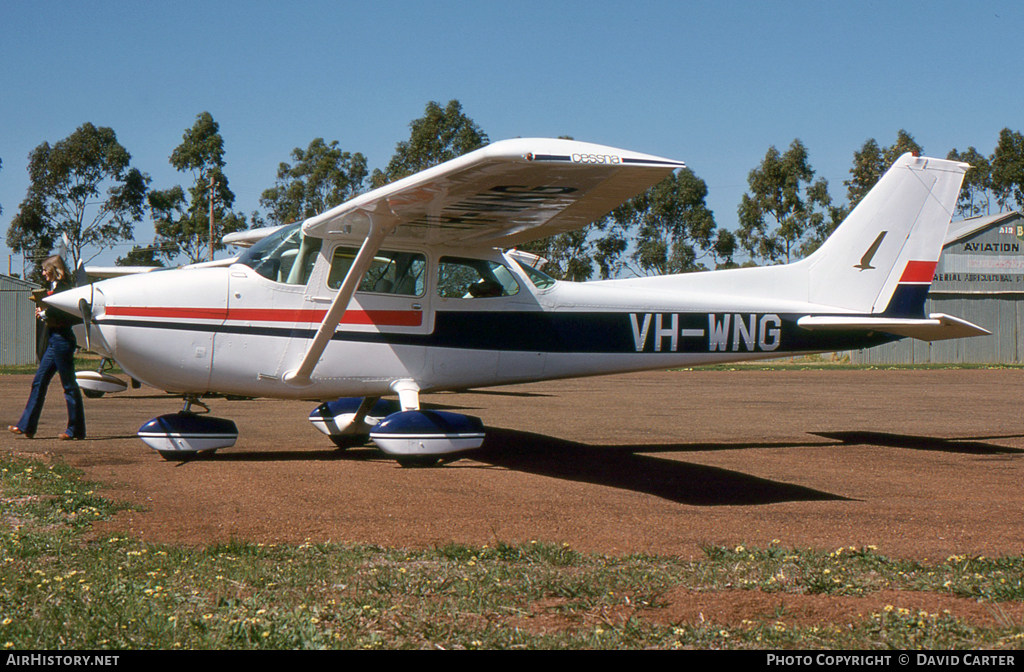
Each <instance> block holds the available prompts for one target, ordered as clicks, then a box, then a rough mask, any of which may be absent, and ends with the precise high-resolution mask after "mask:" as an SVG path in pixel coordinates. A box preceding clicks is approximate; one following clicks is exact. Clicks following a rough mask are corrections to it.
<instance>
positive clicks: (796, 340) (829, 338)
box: [96, 311, 899, 354]
mask: <svg viewBox="0 0 1024 672" xmlns="http://www.w3.org/2000/svg"><path fill="white" fill-rule="evenodd" d="M805 315H806V314H805V313H800V314H786V313H749V312H748V313H713V314H708V313H639V312H638V313H619V312H614V313H609V312H585V313H584V312H541V311H518V312H509V311H495V312H480V311H465V312H462V311H437V312H436V313H435V314H434V329H433V331H432V332H431V333H395V332H365V331H336V332H335V333H334V336H333V340H335V341H350V342H360V343H381V344H387V345H404V346H421V347H434V348H456V349H465V350H496V351H518V352H547V353H584V354H614V353H655V352H660V353H673V352H675V353H693V354H706V353H709V352H710V353H751V352H755V353H763V354H770V353H772V352H779V353H789V352H822V351H832V350H852V349H859V348H865V347H871V346H875V345H880V344H882V343H887V342H890V341H894V340H898V339H899V337H897V336H893V335H890V334H884V333H879V332H875V333H870V332H865V331H863V330H858V331H854V330H851V331H809V330H807V329H803V328H801V327H799V326H798V325H797V320H798V319H800V318H801V317H804V316H805ZM96 323H97V324H98V325H111V326H117V327H129V328H140V329H170V330H178V331H193V332H203V333H220V334H238V335H240V336H263V337H274V338H285V339H293V338H298V339H309V338H313V336H314V335H315V334H316V329H315V328H310V327H281V326H252V325H248V324H240V323H227V324H211V323H206V324H196V323H187V322H158V321H150V320H137V319H123V318H107V317H105V318H100V319H98V320H96Z"/></svg>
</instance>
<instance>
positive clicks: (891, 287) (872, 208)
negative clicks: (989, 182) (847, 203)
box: [805, 154, 970, 317]
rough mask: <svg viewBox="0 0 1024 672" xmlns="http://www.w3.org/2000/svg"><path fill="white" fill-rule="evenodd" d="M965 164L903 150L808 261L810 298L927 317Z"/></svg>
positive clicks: (859, 308)
mask: <svg viewBox="0 0 1024 672" xmlns="http://www.w3.org/2000/svg"><path fill="white" fill-rule="evenodd" d="M969 167H970V166H968V165H967V164H965V163H959V162H956V161H946V160H943V159H931V158H925V157H916V156H913V155H911V154H904V155H903V156H901V157H900V158H899V159H897V160H896V162H895V163H894V164H893V165H892V167H891V168H890V169H889V170H888V171H887V172H886V173H885V175H883V176H882V178H881V179H880V180H879V181H878V183H877V184H875V186H874V187H873V188H872V189H871V191H869V192H868V194H867V196H865V197H864V199H863V200H862V201H861V202H860V203H858V204H857V207H856V208H854V210H853V212H851V213H850V214H849V215H848V216H847V218H846V219H845V220H843V223H842V224H840V225H839V227H838V228H837V229H836V230H835V232H834V233H833V234H832V235H831V236H830V237H829V239H828V240H826V241H825V243H824V244H823V245H822V246H821V247H820V248H819V249H818V250H817V251H816V252H815V253H814V254H813V255H811V256H810V257H808V258H807V259H806V260H805V262H806V263H807V264H808V266H809V271H808V273H809V278H808V279H809V288H808V299H809V300H810V301H811V302H812V303H818V304H823V305H827V306H835V307H837V308H845V309H849V310H854V311H858V312H865V313H877V314H884V315H889V316H892V317H923V315H924V301H925V298H926V297H927V295H928V287H929V286H930V285H931V281H932V276H933V274H934V272H935V266H936V264H937V263H938V260H939V254H941V252H942V242H943V239H944V238H945V235H946V230H947V228H948V227H949V221H950V219H951V218H952V215H953V210H954V209H955V207H956V201H957V197H958V195H959V194H960V184H961V183H962V182H963V178H964V173H965V172H966V171H967V169H968V168H969Z"/></svg>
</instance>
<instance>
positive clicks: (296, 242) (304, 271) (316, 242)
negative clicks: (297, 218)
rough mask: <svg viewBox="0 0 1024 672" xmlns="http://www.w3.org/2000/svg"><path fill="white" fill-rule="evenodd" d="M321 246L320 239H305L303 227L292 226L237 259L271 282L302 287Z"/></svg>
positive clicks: (275, 233)
mask: <svg viewBox="0 0 1024 672" xmlns="http://www.w3.org/2000/svg"><path fill="white" fill-rule="evenodd" d="M322 243H323V241H322V240H321V239H320V238H311V237H309V236H304V235H303V234H302V225H301V224H294V225H292V226H288V227H285V228H283V229H281V230H279V231H275V232H274V233H272V234H270V235H269V236H267V237H266V238H264V239H263V240H261V241H260V242H258V243H256V244H255V245H253V246H252V247H250V248H249V249H248V250H246V252H245V253H244V254H242V255H241V256H240V257H239V258H238V263H240V264H245V265H246V266H248V267H249V268H251V269H252V270H254V271H256V272H257V273H259V274H260V275H262V276H263V277H264V278H267V279H268V280H273V281H274V282H280V283H283V284H287V285H305V284H306V283H307V282H309V276H310V274H311V273H312V272H313V265H314V264H315V263H316V256H317V253H318V252H319V251H320V246H321V244H322Z"/></svg>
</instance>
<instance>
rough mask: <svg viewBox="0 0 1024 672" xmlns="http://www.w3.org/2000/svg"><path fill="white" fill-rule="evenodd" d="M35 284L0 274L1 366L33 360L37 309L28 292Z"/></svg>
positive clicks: (32, 361) (34, 357)
mask: <svg viewBox="0 0 1024 672" xmlns="http://www.w3.org/2000/svg"><path fill="white" fill-rule="evenodd" d="M38 287H39V285H37V284H35V283H32V282H27V281H25V280H21V279H20V278H12V277H11V276H9V275H2V274H0V366H15V365H18V364H35V363H36V310H35V304H34V303H32V299H31V296H32V290H33V289H36V288H38Z"/></svg>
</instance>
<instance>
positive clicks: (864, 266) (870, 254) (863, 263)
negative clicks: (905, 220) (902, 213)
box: [853, 231, 889, 271]
mask: <svg viewBox="0 0 1024 672" xmlns="http://www.w3.org/2000/svg"><path fill="white" fill-rule="evenodd" d="M887 233H889V232H888V231H882V232H881V233H880V234H878V238H875V242H873V243H871V247H869V248H868V251H867V252H865V253H864V256H863V257H861V258H860V263H859V264H854V265H853V267H854V268H859V269H860V270H862V271H872V270H874V269H875V267H874V266H872V265H871V260H872V259H874V258H875V252H878V246H879V245H881V244H882V239H883V238H885V234H887Z"/></svg>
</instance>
